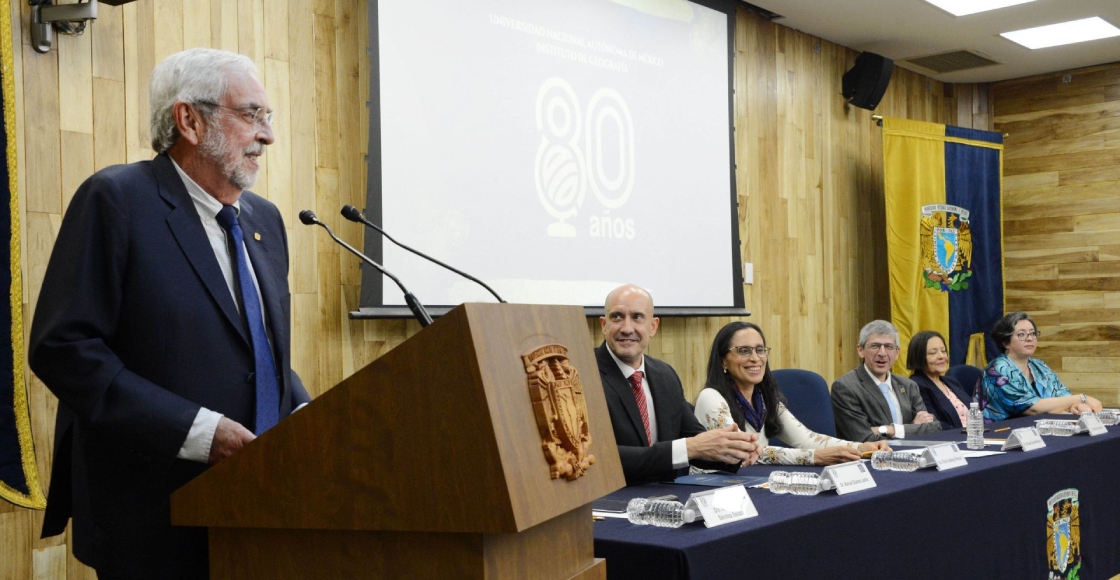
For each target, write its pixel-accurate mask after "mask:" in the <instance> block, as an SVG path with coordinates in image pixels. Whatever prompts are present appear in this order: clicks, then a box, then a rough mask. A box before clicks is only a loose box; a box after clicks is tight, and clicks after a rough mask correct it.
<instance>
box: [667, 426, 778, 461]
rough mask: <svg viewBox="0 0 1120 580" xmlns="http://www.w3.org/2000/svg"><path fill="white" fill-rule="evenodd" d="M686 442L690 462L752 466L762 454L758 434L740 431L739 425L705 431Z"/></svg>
mask: <svg viewBox="0 0 1120 580" xmlns="http://www.w3.org/2000/svg"><path fill="white" fill-rule="evenodd" d="M684 441H685V446H686V447H687V448H688V458H689V459H690V460H691V459H703V460H706V461H718V462H721V463H730V464H736V463H742V464H743V465H751V464H752V463H754V462H755V461H758V456H759V454H760V453H762V446H760V445H759V444H758V434H757V433H747V432H745V431H740V430H739V427H738V426H737V425H728V426H726V427H721V428H719V429H713V430H711V431H705V432H703V433H701V434H699V435H696V436H695V437H689V438H687V439H685V440H684Z"/></svg>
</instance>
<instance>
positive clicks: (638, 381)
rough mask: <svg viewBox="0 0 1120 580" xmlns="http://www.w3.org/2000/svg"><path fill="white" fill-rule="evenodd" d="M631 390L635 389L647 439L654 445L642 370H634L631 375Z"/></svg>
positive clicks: (635, 396)
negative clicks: (650, 430) (643, 387)
mask: <svg viewBox="0 0 1120 580" xmlns="http://www.w3.org/2000/svg"><path fill="white" fill-rule="evenodd" d="M630 390H631V391H634V400H636V401H637V402H638V412H639V413H641V414H642V425H644V426H645V428H646V441H648V442H649V444H650V445H653V436H652V435H650V432H649V411H648V410H646V394H645V391H643V390H642V371H634V374H632V375H630Z"/></svg>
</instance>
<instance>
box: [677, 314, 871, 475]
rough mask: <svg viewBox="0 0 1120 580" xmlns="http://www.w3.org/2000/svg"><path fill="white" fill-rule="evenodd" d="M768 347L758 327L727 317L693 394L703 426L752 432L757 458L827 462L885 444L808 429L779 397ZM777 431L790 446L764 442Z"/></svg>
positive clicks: (798, 462)
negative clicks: (735, 427) (704, 377)
mask: <svg viewBox="0 0 1120 580" xmlns="http://www.w3.org/2000/svg"><path fill="white" fill-rule="evenodd" d="M769 356H770V347H768V346H766V338H765V337H764V336H762V329H761V328H759V327H758V326H757V325H754V324H751V323H749V322H732V323H730V324H728V325H727V326H724V327H723V328H722V329H720V331H719V332H718V333H717V334H716V338H715V340H714V341H713V342H712V352H711V355H710V356H709V358H708V381H707V384H706V385H705V386H704V389H703V390H702V391H700V396H699V397H697V399H696V418H697V419H698V420H699V421H700V423H701V424H702V425H704V427H706V428H707V429H708V430H712V429H719V428H722V427H726V426H728V425H732V424H734V425H738V427H739V429H742V430H743V431H747V432H750V433H758V444H759V445H761V446H763V450H762V455H761V456H760V457H759V458H758V462H759V463H764V464H765V463H770V464H774V463H778V464H783V465H832V464H834V463H843V462H845V461H854V460H856V459H859V458H860V453H861V452H864V451H877V450H889V449H890V447H888V446H887V444H886V443H885V442H882V441H876V442H869V443H856V442H854V441H845V440H843V439H836V438H834V437H829V436H828V435H821V434H818V433H814V432H813V431H810V430H809V429H808V428H807V427H805V425H802V424H801V422H800V421H798V420H797V418H796V417H794V416H793V413H791V412H790V411H789V409H787V408H786V406H785V404H784V403H783V402H782V399H783V398H784V397H782V394H781V391H780V390H779V389H778V384H777V381H775V380H774V377H773V375H771V374H770V365H769V363H768V362H767V360H768V358H769ZM770 437H777V438H779V439H781V440H782V441H784V442H785V443H786V444H787V445H789V446H790V448H784V447H770V446H768V445H767V441H768V438H770Z"/></svg>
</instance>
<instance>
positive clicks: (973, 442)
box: [966, 401, 984, 449]
mask: <svg viewBox="0 0 1120 580" xmlns="http://www.w3.org/2000/svg"><path fill="white" fill-rule="evenodd" d="M966 444H967V445H968V448H969V449H983V448H984V412H983V411H981V410H980V403H977V402H976V401H973V402H972V404H970V405H969V406H968V438H967V440H966Z"/></svg>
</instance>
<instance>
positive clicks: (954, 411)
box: [906, 330, 972, 430]
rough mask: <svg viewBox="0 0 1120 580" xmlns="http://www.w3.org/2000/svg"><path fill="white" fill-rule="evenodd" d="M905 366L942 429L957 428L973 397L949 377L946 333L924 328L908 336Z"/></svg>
mask: <svg viewBox="0 0 1120 580" xmlns="http://www.w3.org/2000/svg"><path fill="white" fill-rule="evenodd" d="M906 368H908V369H910V370H912V371H914V374H912V375H910V378H911V379H912V380H913V381H914V382H915V383H917V384H918V387H919V389H920V390H921V392H922V401H924V402H925V404H926V410H927V411H929V412H930V413H933V416H934V417H937V420H938V421H940V422H941V429H943V430H945V429H953V428H956V429H960V428H961V427H963V426H964V425H965V424H966V423H967V422H968V405H969V403H971V402H972V397H971V396H969V395H968V393H967V392H965V390H964V387H962V386H961V384H960V383H959V382H958V381H957V380H956V379H954V378H952V377H947V376H945V371H948V370H949V351H948V349H946V348H945V337H943V336H941V334H940V333H938V332H935V331H933V330H923V331H921V332H919V333H917V334H915V335H914V338H911V339H910V350H909V352H907V353H906Z"/></svg>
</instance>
